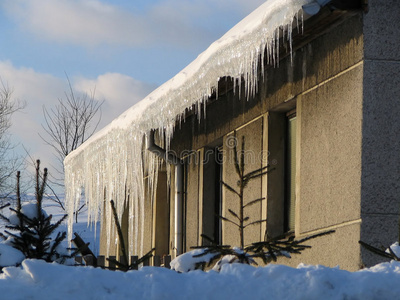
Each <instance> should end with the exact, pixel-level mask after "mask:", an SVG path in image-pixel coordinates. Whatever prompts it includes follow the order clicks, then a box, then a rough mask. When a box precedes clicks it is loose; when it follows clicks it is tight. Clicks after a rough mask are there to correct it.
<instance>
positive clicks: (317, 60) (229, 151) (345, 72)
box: [144, 1, 400, 270]
mask: <svg viewBox="0 0 400 300" xmlns="http://www.w3.org/2000/svg"><path fill="white" fill-rule="evenodd" d="M372 2H374V1H372ZM372 17H373V15H372V16H371V18H372ZM364 18H367V17H364ZM368 18H369V17H368ZM371 20H372V19H371ZM368 22H370V23H371V24H372V23H373V21H368V20H367V22H366V24H367V25H363V16H362V14H361V13H360V14H359V15H355V16H353V17H351V18H350V19H347V20H346V21H345V22H343V23H341V24H339V25H338V26H337V27H335V28H333V29H332V30H330V31H329V32H327V33H325V34H324V35H321V36H320V37H318V38H316V39H315V40H313V41H312V42H311V43H310V44H308V45H306V46H304V47H302V48H300V49H298V50H297V51H296V52H295V53H293V56H290V55H289V56H287V57H286V58H284V59H283V60H281V61H280V65H279V68H273V67H271V68H268V69H267V70H266V74H265V78H267V80H266V81H262V82H261V83H260V86H259V90H258V93H257V95H256V96H255V97H254V98H251V99H249V100H246V99H244V97H243V95H244V90H243V88H242V90H241V93H240V95H241V99H239V91H238V90H236V91H235V93H234V92H233V90H229V89H228V90H227V91H226V93H223V94H221V95H220V96H219V97H218V99H217V100H215V101H213V102H211V103H210V104H209V105H208V106H207V108H206V118H201V119H200V120H199V119H198V117H197V116H196V115H193V116H190V117H188V118H187V119H186V121H185V123H182V124H181V125H180V126H178V127H177V129H176V131H177V132H176V133H175V134H174V139H173V141H172V144H171V149H173V150H174V151H175V152H176V153H178V154H182V155H180V156H181V157H182V158H184V160H185V162H186V169H185V170H186V176H185V177H186V184H185V210H184V215H185V222H184V234H185V238H184V247H183V248H184V250H186V251H187V250H190V247H191V246H197V245H201V244H202V243H203V241H202V240H201V238H200V237H199V236H200V234H201V233H202V232H204V230H210V229H206V228H209V227H207V224H205V222H208V220H209V219H208V218H205V217H204V215H205V214H207V213H209V211H210V210H209V207H207V206H205V205H204V203H206V202H204V199H206V198H207V197H211V194H212V193H211V192H210V189H209V185H210V178H209V177H205V176H204V174H207V172H208V171H209V169H207V168H208V167H209V166H207V165H206V164H204V163H203V162H204V158H205V157H204V153H206V150H207V149H208V148H210V147H211V148H212V147H215V146H218V145H220V144H221V145H222V149H223V153H224V163H223V180H224V181H225V182H226V183H228V184H230V185H232V186H235V183H236V181H237V175H236V173H235V170H234V166H233V164H232V161H233V148H232V146H231V144H230V141H231V137H232V135H233V134H234V131H236V135H237V138H238V145H239V147H240V139H241V137H242V136H244V137H245V149H246V150H247V151H248V153H252V154H250V158H251V157H253V159H250V161H247V163H246V168H247V169H248V170H249V171H250V170H253V169H257V168H260V167H263V166H266V165H267V164H268V163H269V164H270V165H271V169H275V170H274V171H271V172H270V173H269V174H268V175H266V176H264V177H263V178H261V179H258V180H255V181H253V182H251V184H250V186H249V187H248V188H247V189H246V192H245V193H246V194H245V199H246V201H251V200H254V199H257V198H260V197H265V198H266V199H265V200H263V201H261V202H260V203H258V204H256V205H254V206H252V207H250V208H249V210H248V212H247V213H248V215H249V217H250V218H251V220H263V219H265V218H266V219H267V222H265V223H262V224H257V225H255V226H251V228H249V229H246V236H245V243H250V242H257V241H260V240H262V239H263V238H264V236H265V233H266V229H268V233H269V234H270V235H272V236H274V235H278V234H279V233H281V232H283V221H282V218H283V208H282V207H283V205H282V201H283V199H282V197H283V189H284V185H283V183H282V182H283V181H282V180H283V177H284V169H285V166H284V162H283V160H284V154H283V152H282V150H283V148H284V136H283V132H282V124H281V123H280V122H281V121H282V117H283V116H285V113H286V112H287V111H289V110H292V109H296V112H297V118H298V126H297V133H296V135H297V140H298V143H297V150H298V151H297V166H298V168H297V175H296V183H297V190H296V198H297V199H296V201H297V203H296V228H295V234H296V237H298V238H301V237H305V236H307V235H309V234H313V233H318V232H322V231H325V230H328V229H334V230H335V231H336V232H335V233H334V234H331V235H329V236H325V237H321V238H318V239H316V240H313V241H310V242H309V244H310V245H311V246H312V248H311V249H307V250H305V251H304V253H303V254H302V255H300V256H294V257H293V258H292V259H291V260H285V259H282V260H280V261H279V262H281V263H287V264H289V265H293V266H296V265H297V264H298V263H299V262H305V263H310V264H324V265H328V266H336V265H340V266H341V267H342V268H345V269H349V270H355V269H358V268H359V267H360V266H361V265H362V264H364V263H365V259H364V257H363V260H362V259H361V254H360V246H359V244H358V241H359V240H360V235H361V238H362V239H363V238H364V236H363V232H367V230H370V228H371V224H372V222H373V221H374V220H376V218H379V213H381V212H385V213H386V212H387V214H386V215H390V216H394V213H393V209H394V208H393V207H394V203H395V201H394V200H393V201H392V202H390V203H393V205H392V206H390V208H386V204H385V205H382V206H381V207H378V208H376V204H373V203H376V201H375V199H376V195H377V193H378V191H380V190H382V193H383V191H387V189H380V188H379V189H376V190H374V191H373V192H371V189H372V183H371V181H368V180H371V177H370V176H371V175H370V174H371V171H374V172H375V171H379V170H377V169H379V168H380V167H382V165H383V161H382V163H381V164H375V161H376V160H375V159H372V158H373V157H374V156H372V158H366V157H365V153H372V152H373V149H374V147H375V146H376V143H373V142H368V136H374V135H373V134H371V133H369V131H373V130H374V128H375V127H374V126H375V125H374V126H369V125H368V123H367V121H366V120H367V119H368V120H372V121H373V122H375V123H378V125H380V127H379V128H380V131H381V130H382V129H385V130H386V131H385V132H387V133H386V135H385V136H389V135H390V134H389V133H390V131H391V130H398V128H397V125H394V124H392V123H391V124H392V125H390V126H391V127H388V125H385V123H384V122H379V121H377V120H375V119H374V117H375V116H376V113H377V112H378V111H379V109H378V108H379V107H378V106H376V107H375V106H374V101H372V100H370V101H366V100H365V99H364V102H363V97H364V98H365V97H370V96H369V95H370V94H371V95H375V96H376V95H381V94H385V93H386V95H389V96H391V98H390V99H393V101H389V100H386V101H387V103H386V102H385V105H384V106H383V107H384V108H385V109H384V110H383V111H384V112H385V113H389V115H390V116H391V117H392V118H393V120H394V117H395V113H393V112H390V107H391V105H393V102H394V99H397V98H395V97H394V96H395V94H396V92H397V91H396V90H394V91H391V92H387V91H386V92H385V93H384V92H383V91H382V90H383V89H385V87H386V85H385V84H386V82H389V83H390V82H391V83H393V81H395V80H396V77H395V76H394V75H395V74H397V69H396V67H397V66H398V65H396V63H394V62H392V63H390V66H389V67H388V68H386V69H385V72H383V73H387V77H383V78H379V84H380V85H381V87H380V88H379V89H372V88H370V87H366V83H369V82H370V83H371V84H372V83H375V82H376V81H377V80H378V79H377V78H375V77H374V74H375V73H374V72H375V71H376V70H377V69H378V68H382V65H385V66H386V64H388V62H385V63H386V64H384V63H383V62H375V61H367V60H364V48H367V47H370V46H369V45H366V46H364V38H363V34H362V32H363V30H365V27H366V26H367V27H368ZM363 26H364V27H363ZM369 29H370V30H372V25H370V28H369ZM365 53H366V54H365V56H366V57H367V56H368V55H372V54H368V55H367V53H370V50H368V51H367V50H366V52H365ZM371 53H372V50H371ZM397 53H398V52H397ZM390 60H393V58H392V57H391V58H390ZM386 89H389V86H387V88H386ZM386 89H385V90H386ZM397 94H398V93H397ZM375 96H374V97H375ZM371 97H372V96H371ZM371 97H370V99H373V98H371ZM381 98H383V97H381ZM381 98H380V99H381ZM382 101H383V99H382ZM398 103H400V101H399V102H398ZM368 107H371V109H368V110H366V108H368ZM372 108H373V109H372ZM380 114H381V113H379V115H380ZM383 119H384V117H383V116H382V120H383ZM374 120H375V121H374ZM368 122H369V121H368ZM373 122H372V123H373ZM393 123H395V122H393ZM397 123H399V122H397ZM374 134H375V136H374V138H375V137H376V136H377V134H376V133H374ZM398 141H399V139H398V140H397V142H395V141H393V143H394V147H397V146H400V145H399V144H398V143H399V142H398ZM381 143H382V145H381V146H380V147H382V148H383V149H387V147H392V146H393V144H390V145H388V143H387V142H386V139H383V138H382V139H381ZM365 151H366V152H365ZM382 151H383V150H382ZM379 153H382V152H379ZM379 153H376V156H379V155H380V154H379ZM383 153H384V152H383ZM399 153H400V152H399ZM368 155H369V154H368ZM379 159H381V157H379ZM379 159H378V161H379ZM397 159H398V158H397ZM371 161H372V162H371ZM385 162H386V160H385ZM396 162H397V160H396ZM385 167H386V168H388V169H390V170H391V172H392V173H393V177H394V178H396V176H398V175H396V174H394V173H395V171H396V170H398V169H396V167H397V165H395V166H390V165H389V164H387V166H385ZM172 170H173V168H172ZM207 170H208V171H207ZM379 172H380V171H379ZM379 172H378V173H379ZM381 176H382V178H383V174H382V175H381ZM368 183H369V185H368ZM384 183H385V181H384V179H382V184H384ZM170 184H171V189H170V195H171V196H170V197H169V201H170V208H171V209H170V228H169V233H170V235H169V237H170V241H171V242H170V253H171V254H172V253H174V249H173V242H172V241H173V239H174V234H175V233H174V219H175V215H174V210H173V207H174V197H173V193H174V176H171V183H170ZM397 190H398V189H397V185H394V187H393V188H392V189H391V191H392V192H391V193H392V194H391V197H389V199H394V197H395V196H394V194H395V193H394V192H395V191H397ZM366 194H368V195H370V196H368V197H366V196H365V195H366ZM361 199H362V200H361ZM222 201H223V202H222V214H223V215H224V216H228V214H229V212H228V209H232V210H233V211H237V209H238V206H237V199H236V198H235V195H233V194H232V193H230V192H228V191H227V190H226V189H223V200H222ZM374 201H375V202H374ZM374 209H375V210H374ZM152 210H153V209H152V208H151V207H150V206H149V207H148V208H147V209H146V220H152V216H148V215H149V214H151V212H152ZM371 210H372V211H374V212H373V213H369V211H371ZM375 212H376V213H375ZM386 215H385V216H386ZM361 220H363V222H361ZM388 220H391V222H392V221H393V220H394V217H392V218H389V219H388ZM146 224H147V225H146V226H154V222H152V221H148V222H147V221H146ZM151 224H153V225H151ZM361 224H362V227H361ZM146 230H147V229H146ZM147 231H148V232H151V229H149V230H147ZM147 231H146V232H147ZM222 232H223V236H222V242H223V243H224V244H231V245H238V244H239V239H238V231H237V229H236V228H235V227H234V226H233V225H231V224H229V223H226V222H222ZM147 246H148V247H149V248H150V245H147ZM147 246H146V247H145V248H148V247H147ZM144 250H145V252H146V250H147V249H144Z"/></svg>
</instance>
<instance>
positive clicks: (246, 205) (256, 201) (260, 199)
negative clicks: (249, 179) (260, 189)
mask: <svg viewBox="0 0 400 300" xmlns="http://www.w3.org/2000/svg"><path fill="white" fill-rule="evenodd" d="M264 199H265V197H262V198H258V199H256V200H253V201H250V202H249V203H247V204H245V205H244V206H243V208H246V207H248V206H252V205H253V204H256V203H258V202H260V201H262V200H264Z"/></svg>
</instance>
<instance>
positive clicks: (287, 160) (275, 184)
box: [267, 110, 297, 238]
mask: <svg viewBox="0 0 400 300" xmlns="http://www.w3.org/2000/svg"><path fill="white" fill-rule="evenodd" d="M267 122H268V123H267V124H268V125H267V128H268V130H267V149H268V153H269V156H268V162H269V165H270V167H271V168H270V172H269V173H268V175H267V231H268V232H267V233H268V236H269V237H270V238H273V237H277V236H281V235H282V234H286V233H291V232H294V230H295V203H296V125H297V118H296V111H295V110H293V111H290V112H281V111H276V112H275V111H273V112H269V114H268V120H267Z"/></svg>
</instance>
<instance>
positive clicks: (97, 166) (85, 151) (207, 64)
mask: <svg viewBox="0 0 400 300" xmlns="http://www.w3.org/2000/svg"><path fill="white" fill-rule="evenodd" d="M311 2H312V1H311V0H268V1H266V2H265V3H264V4H263V5H261V6H260V7H259V8H258V9H256V10H255V11H254V12H253V13H251V14H250V15H248V16H247V17H246V18H245V19H243V20H242V21H241V22H240V23H238V24H237V25H236V26H235V27H233V28H232V29H231V30H230V31H229V32H227V33H226V34H225V35H224V36H223V37H222V38H221V39H219V40H217V41H216V42H214V43H213V44H212V45H211V46H210V47H209V48H208V49H207V50H206V51H204V52H203V53H202V54H200V55H199V56H198V57H197V59H196V60H194V61H193V62H192V63H191V64H189V65H188V66H187V67H186V68H185V69H183V70H182V71H181V72H180V73H178V74H177V75H176V76H175V77H173V78H172V79H171V80H169V81H168V82H166V83H165V84H163V85H162V86H160V87H159V88H158V89H156V90H155V91H154V92H152V93H151V94H150V95H148V96H147V97H146V98H145V99H143V100H142V101H141V102H139V103H137V104H136V105H134V106H133V107H131V108H130V109H128V110H127V111H126V112H124V113H123V114H122V115H121V116H120V117H118V118H117V119H115V120H114V121H113V122H112V123H111V124H109V125H108V126H107V127H105V128H104V129H103V130H101V131H99V132H98V133H97V134H96V135H94V136H93V137H92V138H91V139H89V140H88V141H87V142H85V143H84V144H83V145H82V146H81V147H79V148H78V149H77V150H75V151H74V152H72V153H71V154H70V155H68V157H67V158H66V159H65V162H64V163H65V174H66V176H65V185H66V200H67V207H68V212H69V230H68V231H69V236H70V237H71V235H72V224H73V211H74V210H75V209H76V207H77V205H78V203H79V201H80V198H81V194H82V190H84V193H85V199H86V202H87V206H88V208H89V211H90V213H89V216H88V221H94V222H96V221H98V218H99V212H101V218H103V217H105V221H106V222H105V224H104V226H106V227H105V228H107V235H108V237H110V234H111V231H112V230H113V228H112V227H113V220H112V216H111V212H110V205H109V200H111V199H113V200H115V202H116V206H117V212H118V214H119V215H120V216H121V215H122V212H123V209H124V206H125V205H128V207H129V223H130V226H129V228H130V229H129V230H130V232H129V236H130V237H135V238H134V239H130V240H129V252H130V253H131V254H138V255H142V254H143V239H144V236H143V232H144V231H143V229H144V200H145V183H144V178H145V176H148V177H147V178H149V183H148V185H149V188H150V189H151V188H152V186H153V185H154V184H155V181H156V180H155V178H157V170H158V169H157V168H158V167H157V165H158V159H157V158H155V157H154V155H152V154H148V153H146V152H148V151H144V152H143V149H145V147H146V145H145V144H146V139H145V137H146V136H147V135H148V134H149V132H150V130H151V129H158V130H159V131H160V132H161V133H162V134H163V135H164V137H165V140H166V145H165V147H166V149H167V150H168V147H169V142H170V140H171V138H172V133H173V129H174V126H175V123H176V120H182V118H184V113H185V110H187V109H189V110H190V109H192V107H197V108H199V107H200V106H201V104H202V103H203V102H204V101H207V99H208V97H209V96H210V95H211V94H212V92H213V88H215V87H216V86H217V84H218V80H219V78H222V77H225V76H230V77H231V78H233V79H234V82H235V83H236V82H237V83H238V84H244V85H245V91H246V95H247V96H250V95H252V94H253V93H254V92H255V91H256V88H257V82H258V79H259V78H258V74H263V67H264V66H263V64H261V66H258V63H259V58H260V56H261V61H264V60H263V59H264V55H266V57H265V58H266V59H267V61H268V62H269V63H270V64H273V65H276V64H277V62H278V60H279V57H278V54H279V39H280V38H282V37H283V38H285V39H287V40H288V41H289V44H290V45H291V38H292V30H293V28H295V27H296V26H299V24H302V21H303V11H302V6H303V5H305V4H309V3H311ZM260 69H261V72H259V70H260ZM242 78H245V79H246V80H245V81H244V82H243V83H242ZM198 113H201V112H200V111H198ZM142 157H143V159H142ZM144 161H145V163H144ZM108 240H110V238H108ZM139 246H140V249H138V248H139Z"/></svg>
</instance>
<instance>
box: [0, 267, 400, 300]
mask: <svg viewBox="0 0 400 300" xmlns="http://www.w3.org/2000/svg"><path fill="white" fill-rule="evenodd" d="M3 271H4V273H3V274H0V291H1V292H0V293H1V294H0V298H1V299H21V300H22V299H291V300H294V299H363V300H368V299H399V295H400V284H399V282H400V263H398V262H391V263H384V264H380V265H377V266H375V267H373V268H370V269H365V270H362V271H358V272H354V273H351V272H347V271H343V270H339V269H335V268H326V267H322V266H306V265H300V266H299V267H298V268H297V269H294V268H290V267H286V266H282V265H268V266H267V267H260V268H255V267H252V266H247V265H225V266H223V268H222V270H221V273H217V272H215V271H210V272H203V271H193V272H190V273H184V274H180V273H177V272H175V271H171V270H168V269H164V268H157V267H144V268H142V269H141V270H139V271H130V272H127V273H123V272H119V271H116V272H113V271H108V270H102V269H95V268H92V267H68V266H61V265H57V264H47V263H45V262H42V261H35V260H25V261H24V262H23V263H22V267H21V268H15V267H9V268H5V269H4V270H3Z"/></svg>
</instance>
